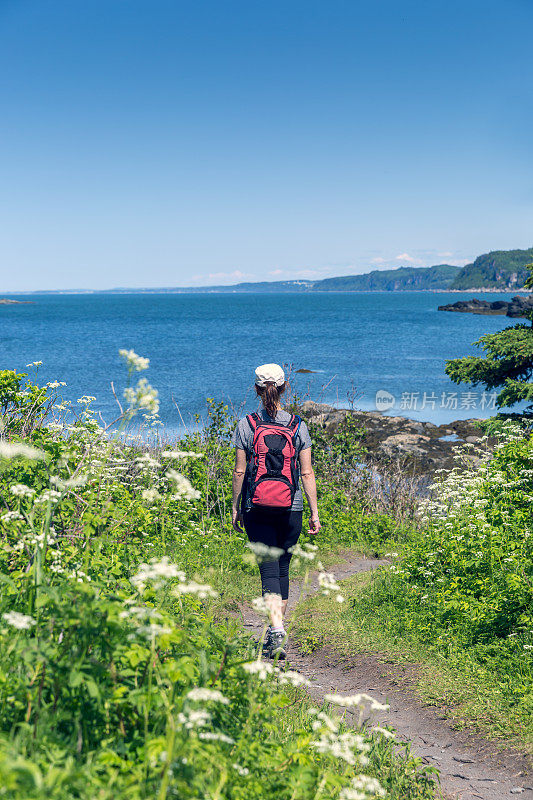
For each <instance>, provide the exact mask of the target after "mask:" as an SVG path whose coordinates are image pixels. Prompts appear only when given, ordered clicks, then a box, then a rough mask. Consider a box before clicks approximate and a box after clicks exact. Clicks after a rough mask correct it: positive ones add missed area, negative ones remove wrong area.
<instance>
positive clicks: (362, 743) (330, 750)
mask: <svg viewBox="0 0 533 800" xmlns="http://www.w3.org/2000/svg"><path fill="white" fill-rule="evenodd" d="M311 747H314V748H315V749H316V750H318V752H319V753H327V754H329V755H332V756H333V757H334V758H341V759H342V760H343V761H346V763H347V764H350V765H352V766H353V765H355V764H356V763H357V761H359V763H360V764H363V765H364V764H366V763H368V758H367V757H366V756H365V753H366V752H367V751H368V750H370V744H369V743H368V742H367V741H366V740H365V738H364V736H362V735H361V734H359V733H353V732H352V731H346V733H338V732H336V731H335V732H334V731H331V730H326V731H323V733H322V734H321V736H320V739H318V740H317V741H314V742H311ZM354 750H357V751H358V752H357V754H356V753H354Z"/></svg>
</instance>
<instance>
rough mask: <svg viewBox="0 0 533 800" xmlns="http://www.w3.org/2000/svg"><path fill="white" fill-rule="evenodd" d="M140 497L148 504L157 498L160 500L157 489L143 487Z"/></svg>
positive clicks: (151, 503)
mask: <svg viewBox="0 0 533 800" xmlns="http://www.w3.org/2000/svg"><path fill="white" fill-rule="evenodd" d="M141 497H142V499H143V500H144V502H145V503H147V504H148V505H153V503H155V502H157V500H161V495H160V494H159V492H158V491H157V489H143V492H142V495H141Z"/></svg>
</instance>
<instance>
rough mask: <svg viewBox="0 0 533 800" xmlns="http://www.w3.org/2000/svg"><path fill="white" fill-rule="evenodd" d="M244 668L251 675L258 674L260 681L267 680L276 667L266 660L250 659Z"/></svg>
mask: <svg viewBox="0 0 533 800" xmlns="http://www.w3.org/2000/svg"><path fill="white" fill-rule="evenodd" d="M242 668H243V670H244V671H245V672H247V673H248V674H249V675H257V677H258V678H259V680H260V681H266V679H267V678H268V676H269V675H272V674H273V673H274V667H273V666H272V664H269V663H268V662H266V661H249V662H248V663H247V664H243V665H242Z"/></svg>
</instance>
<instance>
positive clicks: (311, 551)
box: [289, 542, 318, 561]
mask: <svg viewBox="0 0 533 800" xmlns="http://www.w3.org/2000/svg"><path fill="white" fill-rule="evenodd" d="M317 550H318V547H317V546H316V545H314V544H309V543H307V542H305V543H304V544H303V545H300V544H295V545H294V547H289V553H291V554H292V555H293V556H294V557H295V558H302V559H304V560H307V561H312V560H313V559H314V558H315V557H316V551H317Z"/></svg>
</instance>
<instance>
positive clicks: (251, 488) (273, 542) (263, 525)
mask: <svg viewBox="0 0 533 800" xmlns="http://www.w3.org/2000/svg"><path fill="white" fill-rule="evenodd" d="M285 388H286V381H285V373H284V372H283V370H282V368H281V367H280V366H279V365H278V364H263V365H262V366H260V367H257V369H256V371H255V389H256V392H257V394H258V396H259V397H260V398H261V400H262V403H263V408H262V409H261V411H260V412H259V413H256V414H249V415H248V416H247V417H245V418H244V419H241V420H240V422H239V424H238V425H237V428H236V429H235V433H234V434H233V444H234V445H235V467H234V470H233V509H232V521H233V527H234V528H235V530H237V531H239V532H240V533H242V532H243V531H242V527H241V525H244V529H245V531H246V534H247V536H248V539H249V540H250V542H254V543H257V547H256V548H255V551H256V555H257V558H258V563H259V571H260V573H261V584H262V591H263V596H264V597H265V599H266V603H267V605H268V608H269V613H270V622H271V625H270V627H269V630H268V634H267V639H266V642H265V644H266V647H267V650H268V653H269V656H270V657H271V658H285V657H286V652H285V646H286V640H287V637H286V633H285V629H284V627H283V615H284V614H285V611H286V608H287V600H288V597H289V564H290V560H291V550H292V548H293V547H294V546H295V545H296V543H297V541H298V538H299V536H300V533H301V531H302V516H303V496H302V490H301V488H300V486H299V479H300V478H301V480H302V485H303V488H304V491H305V494H306V497H307V501H308V503H309V508H310V511H311V517H310V520H309V530H308V533H309V534H311V535H314V534H317V533H318V531H319V530H320V520H319V516H318V506H317V497H316V482H315V473H314V471H313V467H312V465H311V439H310V436H309V431H308V430H307V425H306V424H305V422H302V420H301V419H300V418H299V417H298V416H296V415H293V414H289V412H288V411H283V410H282V408H281V396H282V395H283V393H284V391H285ZM262 551H264V552H262Z"/></svg>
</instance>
